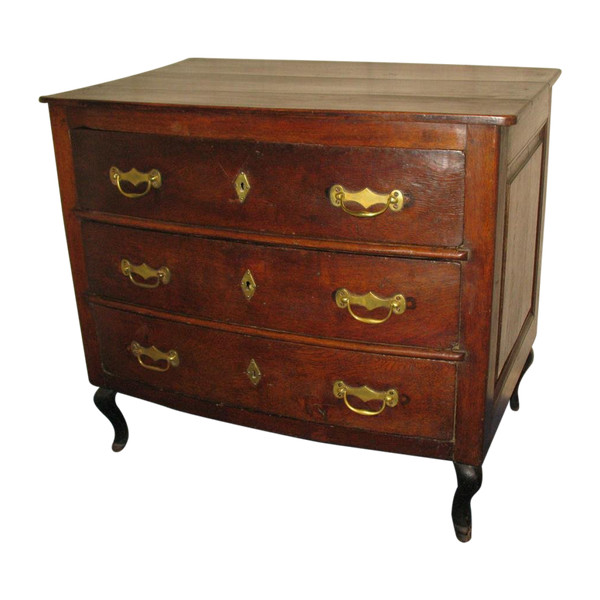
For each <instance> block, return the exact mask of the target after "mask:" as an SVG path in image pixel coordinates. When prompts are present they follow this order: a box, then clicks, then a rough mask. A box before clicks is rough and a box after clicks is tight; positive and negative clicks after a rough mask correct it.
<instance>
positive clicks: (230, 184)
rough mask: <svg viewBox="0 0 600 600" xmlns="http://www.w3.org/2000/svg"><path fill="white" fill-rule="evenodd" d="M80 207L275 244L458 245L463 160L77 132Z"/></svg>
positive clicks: (445, 154)
mask: <svg viewBox="0 0 600 600" xmlns="http://www.w3.org/2000/svg"><path fill="white" fill-rule="evenodd" d="M71 136H72V143H73V149H74V161H75V173H76V185H77V192H78V203H79V207H80V208H82V209H85V210H93V211H100V212H105V213H112V214H118V215H127V216H132V217H137V218H145V219H152V220H155V221H166V222H175V223H186V224H191V225H198V226H204V227H218V228H231V229H238V230H245V231H252V232H263V233H272V234H277V235H279V236H299V237H310V238H317V239H333V240H351V241H364V242H373V243H405V244H419V245H426V246H451V247H456V246H458V245H460V244H461V242H462V230H463V203H464V154H463V153H462V152H459V151H451V150H409V149H401V148H376V147H336V146H317V145H308V144H275V143H260V142H248V141H218V140H203V139H196V138H186V137H174V136H160V135H145V134H131V133H118V132H105V131H93V130H85V129H76V130H73V131H72V132H71Z"/></svg>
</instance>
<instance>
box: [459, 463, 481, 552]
mask: <svg viewBox="0 0 600 600" xmlns="http://www.w3.org/2000/svg"><path fill="white" fill-rule="evenodd" d="M454 468H455V469H456V479H457V481H458V487H457V488H456V493H455V494H454V502H453V503H452V521H453V522H454V531H455V532H456V537H457V538H458V539H459V540H460V541H461V542H468V541H469V540H470V539H471V523H472V520H471V498H472V497H473V496H474V495H475V494H476V493H477V492H478V491H479V488H480V487H481V481H482V478H483V474H482V471H481V467H473V466H472V465H463V464H461V463H454Z"/></svg>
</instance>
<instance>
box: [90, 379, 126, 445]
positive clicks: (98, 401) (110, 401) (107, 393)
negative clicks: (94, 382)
mask: <svg viewBox="0 0 600 600" xmlns="http://www.w3.org/2000/svg"><path fill="white" fill-rule="evenodd" d="M116 395H117V392H113V391H112V390H107V389H106V388H98V391H97V392H96V393H95V394H94V404H95V405H96V406H97V407H98V410H99V411H100V412H101V413H102V414H103V415H104V416H105V417H106V418H107V419H108V420H109V421H110V422H111V423H112V426H113V427H114V428H115V441H114V442H113V445H112V449H113V450H114V451H115V452H120V451H121V450H123V448H125V444H126V443H127V440H128V439H129V430H128V429H127V423H126V422H125V417H124V416H123V413H122V412H121V410H120V409H119V407H118V406H117V404H116V402H115V397H116Z"/></svg>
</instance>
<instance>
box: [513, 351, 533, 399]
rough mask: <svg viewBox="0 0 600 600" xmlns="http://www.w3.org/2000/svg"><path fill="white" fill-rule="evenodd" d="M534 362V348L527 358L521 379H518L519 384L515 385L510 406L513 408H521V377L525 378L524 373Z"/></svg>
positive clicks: (520, 377)
mask: <svg viewBox="0 0 600 600" xmlns="http://www.w3.org/2000/svg"><path fill="white" fill-rule="evenodd" d="M532 362H533V350H532V351H531V352H530V353H529V356H528V357H527V360H526V361H525V365H524V366H523V370H522V371H521V375H520V376H519V381H517V385H516V386H515V391H514V392H513V395H512V396H511V397H510V407H511V408H512V409H513V410H519V384H520V383H521V379H523V375H525V373H527V369H529V367H530V366H531V363H532Z"/></svg>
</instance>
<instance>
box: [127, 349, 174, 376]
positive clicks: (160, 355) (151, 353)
mask: <svg viewBox="0 0 600 600" xmlns="http://www.w3.org/2000/svg"><path fill="white" fill-rule="evenodd" d="M129 349H130V350H131V353H132V354H133V355H134V356H135V357H136V358H137V359H138V362H139V363H140V365H142V367H144V369H150V370H151V371H160V372H162V373H164V372H165V371H168V370H169V368H170V367H178V366H179V354H177V350H169V351H168V352H161V351H160V350H159V349H158V348H157V347H156V346H150V348H144V347H143V346H142V345H140V344H139V343H138V342H135V341H134V342H131V344H130V346H129ZM144 356H147V357H148V358H149V359H150V360H153V361H154V362H159V361H161V360H164V361H166V363H167V364H166V366H164V367H158V366H156V365H149V364H148V363H145V362H144V361H143V360H142V357H144Z"/></svg>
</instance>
